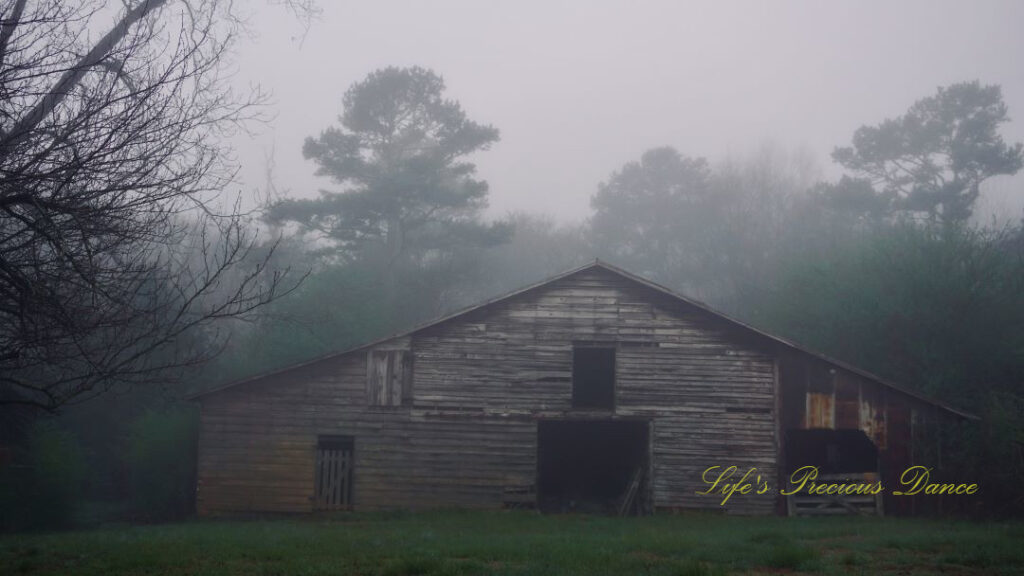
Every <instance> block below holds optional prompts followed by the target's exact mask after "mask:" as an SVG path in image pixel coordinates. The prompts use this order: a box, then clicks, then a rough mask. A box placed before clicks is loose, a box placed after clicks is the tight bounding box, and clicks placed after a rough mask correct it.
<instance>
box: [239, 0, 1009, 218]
mask: <svg viewBox="0 0 1024 576" xmlns="http://www.w3.org/2000/svg"><path fill="white" fill-rule="evenodd" d="M320 5H321V7H322V8H323V15H322V18H320V19H319V20H318V21H315V22H313V23H312V26H311V28H310V29H309V30H308V32H306V33H305V35H304V36H303V35H302V29H301V27H300V26H299V25H298V24H297V23H296V22H295V21H294V20H290V19H289V18H288V16H287V14H286V13H285V12H284V10H283V9H280V8H273V7H268V6H267V5H266V4H264V3H253V6H254V7H253V8H252V13H253V18H252V21H251V26H252V30H253V32H254V37H253V38H251V39H245V40H244V41H243V42H242V43H241V45H240V46H239V54H238V61H237V68H238V82H239V83H241V84H250V83H252V84H260V85H261V86H263V87H264V88H265V89H268V90H269V91H271V92H272V93H273V96H274V105H273V109H274V113H275V114H276V117H275V118H274V120H273V121H272V122H270V123H269V124H268V125H266V126H263V127H261V128H258V129H259V133H258V134H256V135H255V136H254V137H252V138H248V137H247V138H244V139H240V140H239V142H238V159H239V161H240V162H241V164H242V172H241V175H240V176H241V183H240V188H241V189H242V190H243V191H248V190H251V189H252V188H255V187H257V186H263V185H264V182H265V175H264V174H265V168H264V164H265V158H266V157H267V156H268V155H269V154H271V152H273V156H274V159H275V162H276V169H275V179H276V181H277V184H278V186H279V187H281V188H286V189H288V190H290V194H291V195H292V196H296V197H313V196H315V195H316V193H317V190H318V189H320V188H332V186H333V185H332V183H331V182H329V181H327V180H326V179H322V178H316V177H314V176H313V171H314V165H313V164H312V162H309V161H306V160H305V159H303V157H302V153H301V147H302V142H303V140H304V139H305V138H306V137H307V136H315V135H317V134H319V132H320V131H321V130H323V129H324V128H325V127H327V126H329V125H331V124H333V123H336V122H337V117H338V115H339V113H340V112H341V96H342V94H344V92H345V90H346V89H347V88H348V87H349V86H350V85H351V84H352V83H354V82H357V81H359V80H362V79H363V78H364V77H365V76H366V75H367V74H368V73H369V72H371V71H373V70H375V69H377V68H382V67H385V66H391V65H394V66H412V65H420V66H424V67H427V68H431V69H433V70H434V71H435V72H437V73H439V74H441V75H442V76H443V77H444V79H445V81H446V83H447V86H448V91H447V95H448V96H449V97H451V98H454V99H456V100H458V101H459V102H461V104H462V106H463V108H464V109H465V110H466V112H467V114H468V116H469V118H471V119H472V120H475V121H477V122H480V123H485V124H492V125H494V126H495V127H497V128H498V129H500V131H501V142H499V143H498V144H496V145H495V146H494V147H493V148H492V149H491V150H489V151H487V152H484V153H481V154H479V155H477V156H476V157H475V160H476V162H477V166H478V170H479V175H480V176H481V177H483V178H484V179H486V180H487V181H488V182H489V183H490V185H491V210H490V214H491V215H495V216H500V215H502V214H504V213H506V212H508V211H511V210H525V211H530V212H543V213H548V214H551V215H554V216H556V217H558V218H559V219H562V220H578V219H581V218H583V217H585V216H587V215H588V214H589V211H590V208H589V198H590V195H591V194H592V193H593V192H594V191H595V189H596V187H597V185H598V183H599V182H601V181H602V180H605V179H607V177H608V176H609V174H610V173H611V172H612V171H614V170H617V169H618V168H619V167H621V166H622V164H624V163H625V162H627V161H630V160H634V159H637V158H639V156H640V155H641V154H642V153H643V151H644V150H647V149H649V148H652V147H655V146H662V145H671V146H675V147H676V148H677V149H679V150H680V151H681V152H682V153H684V154H687V155H691V156H704V157H707V158H708V159H709V160H711V161H712V162H714V161H718V160H721V159H723V158H725V157H726V156H729V155H738V156H743V155H747V154H751V153H752V152H753V151H754V150H756V149H758V148H759V147H761V146H764V145H765V144H766V143H771V144H774V145H777V146H780V147H782V148H783V149H785V150H789V151H803V152H804V153H807V152H809V153H811V154H812V155H813V156H814V157H815V158H816V159H817V161H818V162H819V163H820V165H821V168H822V169H823V170H824V175H825V177H828V178H832V177H834V176H835V175H837V173H838V172H837V169H836V168H835V167H834V166H832V164H831V160H830V159H829V156H828V155H829V153H830V151H831V150H832V148H833V147H834V146H836V145H844V144H847V143H849V140H850V136H851V135H852V133H853V131H854V130H855V129H856V128H857V127H859V126H861V125H863V124H876V123H878V122H879V121H881V120H882V119H884V118H886V117H892V116H897V115H899V114H901V113H903V112H904V111H905V110H906V109H907V107H908V106H910V104H912V103H913V102H914V100H917V99H919V98H921V97H924V96H929V95H931V94H933V93H934V92H935V89H936V87H938V86H943V85H948V84H951V83H954V82H959V81H963V80H975V79H977V80H980V81H981V82H982V83H985V84H1000V85H1001V86H1002V88H1003V96H1004V99H1005V101H1006V103H1007V104H1008V106H1009V109H1010V114H1011V116H1012V117H1014V118H1016V119H1017V120H1015V121H1014V122H1012V123H1010V124H1009V125H1007V126H1006V127H1005V129H1004V131H1003V133H1004V135H1005V137H1006V138H1007V139H1008V140H1010V141H1014V142H1016V141H1021V140H1024V65H1022V63H1021V57H1022V55H1024V34H1022V30H1021V28H1022V26H1024V2H1021V1H1013V0H1006V1H1003V2H994V1H988V2H984V1H970V2H968V1H961V2H949V1H942V2H940V1H936V0H928V1H915V2H892V1H885V2H882V1H879V2H867V1H863V0H859V1H855V2H854V1H852V2H822V1H808V2H767V1H766V2H753V1H750V2H722V1H713V2H682V1H675V2H667V1H666V2H654V1H649V2H639V1H632V2H625V1H622V2H610V1H606V2H597V1H593V0H592V1H578V2H568V1H565V2H558V1H544V2H529V1H524V0H516V1H506V2H482V1H479V0H477V1H459V2H456V1H439V0H432V1H430V2H425V1H420V2H413V1H406V2H398V1H383V0H374V1H372V2H370V1H363V2H334V1H330V0H321V1H320ZM1006 180H1007V181H1004V182H995V183H993V185H992V186H991V187H990V188H991V191H990V193H989V195H988V197H987V198H985V200H984V202H983V207H984V209H985V210H986V211H990V212H991V211H995V212H999V213H1002V214H1007V213H1008V212H1009V213H1013V214H1015V215H1019V212H1020V210H1021V207H1022V206H1024V201H1021V197H1022V196H1024V189H1022V188H1021V186H1020V185H1019V184H1021V182H1022V181H1024V178H1020V177H1018V178H1015V179H1013V181H1009V179H1006Z"/></svg>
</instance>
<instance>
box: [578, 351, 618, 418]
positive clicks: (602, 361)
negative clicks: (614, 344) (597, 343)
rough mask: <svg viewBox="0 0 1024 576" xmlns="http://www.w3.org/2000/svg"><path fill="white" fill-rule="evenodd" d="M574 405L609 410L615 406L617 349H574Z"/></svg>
mask: <svg viewBox="0 0 1024 576" xmlns="http://www.w3.org/2000/svg"><path fill="white" fill-rule="evenodd" d="M572 405H573V407H574V408H600V409H607V410H611V409H613V408H614V407H615V348H609V347H604V348H598V347H589V346H577V347H575V348H574V349H573V354H572Z"/></svg>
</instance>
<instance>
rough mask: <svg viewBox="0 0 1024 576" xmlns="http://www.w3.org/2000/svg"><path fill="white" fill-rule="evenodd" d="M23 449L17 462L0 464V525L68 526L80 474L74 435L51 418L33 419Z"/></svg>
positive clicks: (74, 508)
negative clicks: (34, 420) (0, 465)
mask: <svg viewBox="0 0 1024 576" xmlns="http://www.w3.org/2000/svg"><path fill="white" fill-rule="evenodd" d="M23 451H24V454H23V455H20V456H21V457H18V458H16V462H17V463H18V464H15V465H13V466H11V465H7V466H3V467H0V510H2V512H0V529H8V530H10V529H51V530H52V529H55V528H66V527H68V526H71V525H72V524H73V522H74V519H75V513H76V512H77V508H78V506H79V504H80V503H81V500H82V497H81V494H82V488H83V481H84V479H85V474H86V468H85V460H84V458H83V455H82V450H81V447H80V446H79V443H78V441H77V439H76V438H75V436H74V435H73V434H72V433H70V432H69V431H67V430H65V429H64V428H62V427H61V426H60V425H59V424H58V423H57V422H56V421H54V420H53V419H44V420H39V421H37V422H35V423H34V424H33V425H32V427H31V428H30V429H29V432H28V438H27V443H26V444H25V445H24V448H23Z"/></svg>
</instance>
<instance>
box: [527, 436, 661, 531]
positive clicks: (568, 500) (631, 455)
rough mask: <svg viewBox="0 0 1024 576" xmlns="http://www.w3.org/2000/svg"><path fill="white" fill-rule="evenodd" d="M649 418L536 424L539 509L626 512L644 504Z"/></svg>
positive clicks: (646, 503)
mask: <svg viewBox="0 0 1024 576" xmlns="http://www.w3.org/2000/svg"><path fill="white" fill-rule="evenodd" d="M648 428H649V426H648V422H646V421H642V420H585V421H583V420H549V421H544V422H540V423H538V425H537V504H538V506H539V507H540V509H541V511H543V512H574V511H575V512H592V513H603V514H616V513H617V514H625V513H639V512H645V511H646V510H647V509H648V508H649V500H650V498H649V496H648V486H649V481H648V478H647V468H648V463H649V462H650V448H649V443H648Z"/></svg>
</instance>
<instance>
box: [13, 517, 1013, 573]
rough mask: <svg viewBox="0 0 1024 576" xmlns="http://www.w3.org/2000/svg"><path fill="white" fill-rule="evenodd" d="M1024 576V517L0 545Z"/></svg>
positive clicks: (526, 568) (244, 562)
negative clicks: (1014, 519) (981, 520)
mask: <svg viewBox="0 0 1024 576" xmlns="http://www.w3.org/2000/svg"><path fill="white" fill-rule="evenodd" d="M780 573H794V574H795V573H808V574H978V575H980V574H1024V523H1019V522H1018V523H988V524H983V523H970V522H963V521H958V522H950V521H934V520H929V521H925V520H904V519H893V518H886V519H872V518H806V519H805V518H733V517H723V516H710V515H709V516H705V515H684V516H655V517H649V518H626V519H618V518H604V517H588V516H539V515H536V514H534V513H529V512H491V513H478V512H472V513H471V512H438V513H430V514H387V515H382V514H356V515H345V516H339V517H334V518H331V519H324V518H320V519H306V520H265V521H247V522H204V521H197V522H191V523H184V524H173V525H162V526H121V527H108V528H103V529H97V530H91V531H83V532H66V533H55V534H36V535H7V536H2V537H0V574H12V575H14V574H96V575H101V574H102V575H108V574H111V575H116V574H139V575H141V574H147V575H149V574H168V575H169V574H239V575H242V574H245V575H259V574H264V575H271V574H282V575H283V574H300V575H319V574H324V575H326V574H364V575H381V576H391V575H394V576H401V575H413V574H444V575H475V574H496V575H497V574H509V575H513V574H552V575H554V574H617V575H618V574H644V575H647V574H651V575H677V576H684V575H709V574H780Z"/></svg>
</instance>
